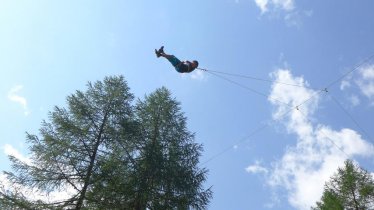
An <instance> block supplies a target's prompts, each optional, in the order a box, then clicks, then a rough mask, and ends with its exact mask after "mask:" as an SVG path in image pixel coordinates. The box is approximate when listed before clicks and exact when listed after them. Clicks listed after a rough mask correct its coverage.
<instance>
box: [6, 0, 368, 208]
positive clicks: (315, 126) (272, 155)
mask: <svg viewBox="0 0 374 210" xmlns="http://www.w3.org/2000/svg"><path fill="white" fill-rule="evenodd" d="M373 8H374V2H373V1H370V0H362V1H355V2H353V1H338V0H331V1H302V0H219V1H217V0H206V1H198V0H190V1H154V2H153V1H144V0H137V1H105V2H104V1H61V2H56V1H46V0H45V1H43V0H38V1H10V0H9V1H6V0H5V1H4V0H1V1H0V26H1V27H0V72H1V77H0V115H1V116H2V117H1V118H0V124H1V125H2V127H1V130H0V135H1V140H0V170H9V168H10V167H9V161H8V159H7V154H13V155H16V156H17V157H20V158H24V160H26V161H27V157H28V151H27V144H26V143H25V132H29V133H33V134H37V133H38V129H39V127H40V124H41V121H42V120H43V119H47V117H48V111H50V110H52V108H53V106H55V105H58V106H65V99H66V96H68V95H69V94H71V93H73V92H74V91H75V90H84V89H85V85H86V83H87V82H88V81H96V80H102V79H103V78H104V77H105V76H110V75H124V76H125V78H126V80H127V81H128V83H129V86H130V88H131V91H132V92H133V93H134V94H135V95H136V96H137V97H139V98H142V97H143V96H144V95H145V94H148V93H150V92H152V91H153V90H155V89H156V88H158V87H161V86H165V87H167V88H168V89H170V90H171V92H172V93H173V95H174V96H175V97H176V98H177V100H179V101H180V102H181V103H182V108H183V111H184V112H185V114H186V116H187V117H188V126H189V129H190V130H191V131H193V132H195V133H196V141H197V142H199V143H202V144H203V145H204V149H205V151H204V153H203V156H202V157H201V161H202V162H206V160H209V161H208V162H206V163H205V164H204V165H203V167H207V168H208V169H209V176H208V180H207V183H206V185H207V186H213V188H212V189H213V192H214V196H213V199H212V201H211V204H210V207H209V209H215V210H216V209H217V210H220V209H222V210H224V209H238V210H240V209H309V207H310V205H313V204H314V203H315V201H316V200H317V199H318V198H319V197H320V196H321V193H322V188H323V184H324V182H325V181H327V180H328V178H329V177H330V176H331V175H332V173H333V172H334V171H335V170H336V169H337V167H338V166H341V165H342V163H343V161H344V159H346V158H351V159H354V160H355V161H357V162H358V163H359V164H360V165H361V166H363V167H364V168H366V169H368V170H369V171H373V170H374V162H373V157H374V148H373V145H372V144H373V143H374V138H373V137H374V133H373V123H372V119H373V117H374V61H373V59H371V60H369V61H366V62H363V61H365V59H366V58H368V57H369V56H371V55H373V53H374V46H373V40H372V37H374V30H373V28H374V22H373V21H372V20H373V19H374V13H373V12H372V11H373ZM161 45H165V51H166V52H167V53H172V54H175V55H176V56H178V57H179V58H180V59H182V60H185V59H190V60H192V59H196V60H198V61H199V63H200V67H202V68H207V69H210V70H215V71H223V72H228V73H234V74H243V75H248V76H252V77H257V78H262V79H267V80H271V81H275V82H261V81H256V80H250V79H243V78H235V77H229V76H227V75H223V76H225V78H229V79H230V80H233V81H235V82H237V83H240V84H241V85H243V86H246V87H248V88H250V89H253V90H256V91H258V92H259V93H261V94H256V93H254V92H251V91H249V90H248V89H245V88H242V87H240V86H238V85H235V84H233V83H230V82H227V81H225V80H222V79H220V78H219V77H216V76H214V75H211V74H208V73H204V72H200V71H195V72H194V73H191V74H186V75H181V74H178V73H177V72H176V71H175V70H173V68H172V67H171V66H170V64H169V63H168V62H167V61H166V60H164V59H161V58H160V59H157V58H156V57H155V55H154V52H153V49H154V48H158V47H159V46H161ZM360 64H361V65H360ZM357 65H360V66H359V68H357V69H355V67H356V66H357ZM353 69H355V71H353V72H352V73H351V74H349V75H347V76H346V77H344V79H342V80H341V81H338V82H336V83H335V84H334V85H332V86H331V87H329V89H328V91H329V92H328V93H325V92H322V93H321V94H318V95H317V96H314V97H312V96H313V95H315V94H316V93H317V91H316V89H321V88H324V87H326V86H327V85H328V84H330V83H331V82H333V81H335V80H336V79H338V78H340V77H341V76H342V75H344V73H345V72H349V71H351V70H353ZM279 82H283V83H291V84H297V85H299V86H301V87H293V86H287V85H282V84H280V83H279ZM310 97H312V98H311V100H309V101H308V102H307V103H303V105H302V106H300V107H299V110H296V109H292V110H291V111H290V112H289V113H288V114H286V115H284V114H283V113H284V111H286V110H289V109H290V107H288V106H287V105H285V104H284V103H287V104H289V105H290V106H291V107H295V106H296V105H298V104H300V103H302V102H303V101H304V100H306V99H308V98H310ZM274 99H276V100H274ZM279 101H282V102H279ZM279 116H282V117H279ZM259 127H260V128H263V129H262V130H261V131H259V132H257V133H255V134H253V131H255V130H256V129H257V128H259ZM332 142H334V143H332ZM212 157H213V158H212Z"/></svg>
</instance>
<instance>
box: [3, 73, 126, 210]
mask: <svg viewBox="0 0 374 210" xmlns="http://www.w3.org/2000/svg"><path fill="white" fill-rule="evenodd" d="M132 100H133V95H132V94H131V93H129V88H128V86H127V84H126V82H125V80H124V78H123V77H106V78H105V79H104V81H103V82H101V81H98V82H95V83H94V84H91V83H88V89H87V91H85V92H81V91H76V93H75V94H72V95H71V96H69V97H68V98H67V103H68V108H67V109H65V108H60V107H55V108H54V110H53V111H52V112H51V113H50V114H49V122H47V121H44V122H43V123H42V126H41V129H40V137H38V136H37V135H31V134H27V140H28V143H29V144H30V152H31V161H30V163H26V162H22V161H21V160H19V159H17V158H15V157H10V160H11V162H12V168H13V172H5V173H6V175H7V178H8V180H9V181H10V183H11V186H10V190H9V189H3V190H2V191H1V196H0V203H1V204H0V205H4V206H12V208H14V209H16V208H20V209H25V208H30V209H54V208H56V209H61V208H69V209H71V208H73V209H82V208H84V207H85V206H87V205H88V204H89V203H91V201H92V199H91V198H90V196H89V195H90V193H89V192H90V191H91V190H92V186H94V184H95V183H98V182H101V179H103V178H104V177H105V176H108V174H105V173H104V172H103V170H102V168H103V166H104V164H103V163H105V162H106V161H105V160H108V159H109V157H110V156H111V155H108V154H112V153H113V151H115V149H116V148H117V146H116V144H117V143H118V142H120V141H122V142H121V144H122V145H125V143H124V142H123V141H126V139H124V138H122V137H123V135H122V133H123V132H125V131H124V128H128V127H131V126H130V124H131V121H132V107H131V101H132ZM128 132H131V131H128ZM106 165H108V163H106ZM25 189H28V190H26V192H27V193H28V194H25ZM55 191H62V192H64V191H65V192H70V194H69V195H68V196H66V197H65V198H64V199H61V200H59V201H45V200H42V199H40V198H39V199H38V198H34V199H30V197H33V196H32V195H30V194H42V195H47V194H48V193H52V192H55ZM34 197H35V196H34Z"/></svg>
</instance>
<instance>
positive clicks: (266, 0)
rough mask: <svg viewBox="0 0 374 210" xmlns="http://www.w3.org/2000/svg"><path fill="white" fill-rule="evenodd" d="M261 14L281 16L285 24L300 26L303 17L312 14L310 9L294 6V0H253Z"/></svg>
mask: <svg viewBox="0 0 374 210" xmlns="http://www.w3.org/2000/svg"><path fill="white" fill-rule="evenodd" d="M254 3H255V4H256V6H257V7H258V8H259V9H260V11H261V14H262V15H265V14H270V15H271V16H272V17H274V14H277V15H275V17H283V19H284V21H285V23H286V25H287V26H296V27H301V26H302V23H303V19H304V18H306V17H311V16H312V15H313V11H312V10H305V11H303V10H300V9H297V8H296V6H295V0H254Z"/></svg>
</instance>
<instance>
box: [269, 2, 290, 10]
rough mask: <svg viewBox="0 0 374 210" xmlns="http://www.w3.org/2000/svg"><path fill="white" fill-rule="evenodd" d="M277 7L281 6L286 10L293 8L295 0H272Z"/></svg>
mask: <svg viewBox="0 0 374 210" xmlns="http://www.w3.org/2000/svg"><path fill="white" fill-rule="evenodd" d="M272 3H273V4H274V6H275V7H276V8H281V9H283V10H286V11H290V10H293V9H294V7H295V3H294V0H272Z"/></svg>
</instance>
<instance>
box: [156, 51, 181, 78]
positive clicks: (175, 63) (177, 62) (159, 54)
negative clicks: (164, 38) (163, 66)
mask: <svg viewBox="0 0 374 210" xmlns="http://www.w3.org/2000/svg"><path fill="white" fill-rule="evenodd" d="M155 52H156V55H157V57H164V58H166V59H167V60H168V61H169V62H170V63H171V65H173V66H174V68H175V70H176V71H177V72H181V71H180V69H179V65H180V64H181V63H182V62H181V61H180V60H179V59H178V58H177V57H175V56H174V55H169V54H166V53H165V52H164V46H161V48H160V49H159V50H155Z"/></svg>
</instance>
